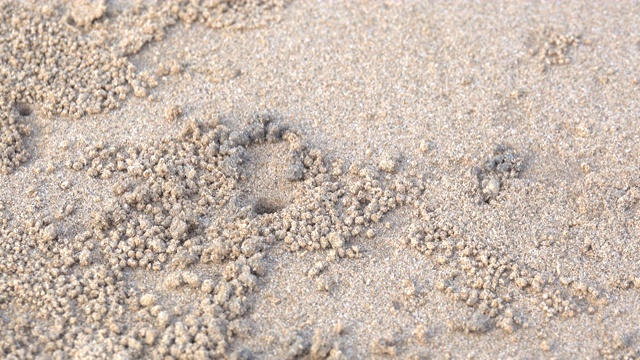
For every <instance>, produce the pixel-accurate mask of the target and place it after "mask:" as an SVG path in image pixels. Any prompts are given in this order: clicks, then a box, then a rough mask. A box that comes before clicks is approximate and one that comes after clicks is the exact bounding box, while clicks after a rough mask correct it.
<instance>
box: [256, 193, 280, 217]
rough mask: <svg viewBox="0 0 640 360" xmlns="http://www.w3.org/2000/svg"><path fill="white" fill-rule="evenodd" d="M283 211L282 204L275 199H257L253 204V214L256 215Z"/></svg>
mask: <svg viewBox="0 0 640 360" xmlns="http://www.w3.org/2000/svg"><path fill="white" fill-rule="evenodd" d="M282 209H284V204H283V203H282V202H280V201H278V200H276V199H267V198H263V197H261V198H258V199H257V200H256V202H255V203H254V204H253V212H255V213H256V214H258V215H264V214H273V213H275V212H278V211H280V210H282Z"/></svg>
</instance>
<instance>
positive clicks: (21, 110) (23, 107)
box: [16, 103, 33, 116]
mask: <svg viewBox="0 0 640 360" xmlns="http://www.w3.org/2000/svg"><path fill="white" fill-rule="evenodd" d="M16 109H17V110H18V115H20V116H29V115H31V114H32V113H33V109H32V108H31V106H29V105H28V104H24V103H18V105H17V106H16Z"/></svg>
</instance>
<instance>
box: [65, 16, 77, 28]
mask: <svg viewBox="0 0 640 360" xmlns="http://www.w3.org/2000/svg"><path fill="white" fill-rule="evenodd" d="M67 24H69V25H70V26H73V27H76V25H77V24H76V21H75V19H74V18H73V16H71V15H68V16H67Z"/></svg>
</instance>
